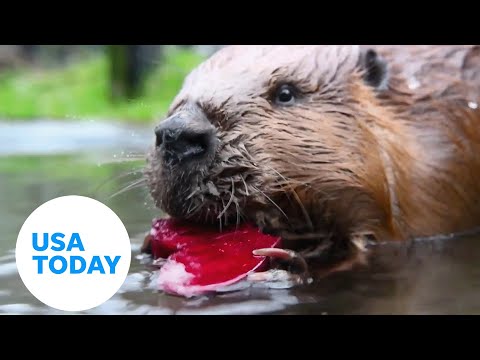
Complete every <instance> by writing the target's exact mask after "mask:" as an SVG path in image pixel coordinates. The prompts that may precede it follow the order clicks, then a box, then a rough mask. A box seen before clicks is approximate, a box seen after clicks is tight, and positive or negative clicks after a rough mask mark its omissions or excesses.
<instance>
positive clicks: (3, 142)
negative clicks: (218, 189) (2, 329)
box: [0, 121, 480, 314]
mask: <svg viewBox="0 0 480 360" xmlns="http://www.w3.org/2000/svg"><path fill="white" fill-rule="evenodd" d="M151 141H152V136H151V129H149V128H138V127H121V126H119V125H112V124H108V123H99V122H95V121H82V122H79V123H69V124H65V123H56V122H48V121H40V122H35V123H21V124H19V123H0V314H60V313H61V312H59V311H55V310H52V309H50V308H48V307H47V306H45V305H43V304H42V303H41V302H39V301H37V300H36V299H35V298H34V297H33V296H32V295H31V294H30V293H29V292H28V290H27V289H26V288H25V286H24V285H23V283H22V281H21V279H20V277H19V275H18V273H17V270H16V266H15V255H14V249H15V242H16V237H17V234H18V231H19V229H20V227H21V225H22V224H23V222H24V221H25V219H26V217H27V216H28V215H29V214H30V213H31V212H32V211H33V210H34V209H35V208H36V207H38V206H39V205H41V204H42V203H44V202H45V201H48V200H50V199H52V198H55V197H58V196H62V195H71V194H76V195H85V196H90V197H93V198H95V199H97V200H99V201H102V202H104V203H105V204H106V205H108V206H109V207H110V208H111V209H113V210H114V211H115V212H116V213H117V214H118V215H119V217H120V218H121V219H122V220H123V222H124V224H125V226H126V227H127V230H128V232H129V234H130V237H131V242H132V251H133V254H132V264H131V267H130V273H129V275H128V277H127V279H126V281H125V283H124V285H123V286H122V288H121V289H120V291H119V292H118V293H117V294H116V295H115V296H114V297H112V298H111V299H110V300H109V301H108V302H106V303H105V304H103V305H102V306H100V307H97V308H95V309H92V310H90V311H88V312H87V313H91V314H272V313H273V314H480V236H470V237H463V238H458V239H445V240H438V241H424V242H418V243H415V244H410V245H402V246H399V245H389V246H382V247H378V248H377V249H376V250H375V251H376V254H375V258H374V259H375V260H374V262H373V263H372V264H371V265H370V266H369V267H366V268H364V269H362V270H358V271H354V272H345V273H342V274H336V275H334V276H331V277H329V278H326V279H323V280H321V281H318V282H316V283H314V284H312V285H310V286H307V287H302V288H296V289H291V290H266V289H261V288H249V289H244V290H241V291H238V292H233V293H227V294H222V295H216V296H213V297H212V296H210V297H201V298H195V299H189V300H187V299H182V298H178V297H173V296H169V295H165V294H162V293H160V292H158V291H157V289H156V288H155V282H154V281H153V280H152V279H153V278H154V275H155V274H154V271H153V270H152V269H151V268H150V267H149V266H148V259H145V258H143V257H142V256H141V255H140V254H139V248H140V244H141V241H142V236H143V234H144V232H145V231H147V230H148V229H149V227H150V223H151V219H152V218H153V217H157V216H159V215H160V214H159V213H158V211H157V210H156V209H154V207H153V205H152V203H151V201H150V198H149V196H148V193H147V191H146V189H145V188H136V189H133V190H131V191H127V192H124V193H121V194H119V195H116V196H113V197H111V195H114V194H115V193H116V192H118V191H119V190H120V189H122V188H123V187H124V186H126V185H127V184H129V183H131V182H132V181H134V180H135V179H138V178H139V176H140V173H139V172H138V170H140V169H141V167H142V166H143V160H141V154H142V153H143V152H144V151H145V150H146V144H149V143H151ZM136 157H139V158H140V160H135V158H136ZM135 171H137V173H135ZM129 172H130V173H132V174H130V175H125V174H126V173H129ZM122 175H124V176H122ZM425 211H428V209H425Z"/></svg>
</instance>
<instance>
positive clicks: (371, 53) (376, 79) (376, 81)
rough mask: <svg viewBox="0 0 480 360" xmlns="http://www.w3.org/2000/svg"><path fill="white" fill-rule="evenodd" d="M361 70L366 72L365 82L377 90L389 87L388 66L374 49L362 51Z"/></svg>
mask: <svg viewBox="0 0 480 360" xmlns="http://www.w3.org/2000/svg"><path fill="white" fill-rule="evenodd" d="M359 65H360V68H361V69H362V70H363V71H364V76H363V79H364V80H365V82H366V83H367V84H368V85H370V86H372V87H374V88H375V89H377V90H385V89H387V87H388V64H387V62H386V60H385V59H384V58H383V57H381V56H380V55H378V54H377V52H376V51H375V50H373V49H362V50H361V52H360V59H359Z"/></svg>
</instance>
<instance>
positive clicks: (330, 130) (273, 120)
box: [146, 46, 387, 233]
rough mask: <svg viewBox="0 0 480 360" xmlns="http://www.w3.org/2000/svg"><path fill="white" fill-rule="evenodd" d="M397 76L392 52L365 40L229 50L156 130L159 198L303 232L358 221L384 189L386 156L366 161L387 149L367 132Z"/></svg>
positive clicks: (163, 203)
mask: <svg viewBox="0 0 480 360" xmlns="http://www.w3.org/2000/svg"><path fill="white" fill-rule="evenodd" d="M386 82H387V68H386V65H385V63H384V62H383V61H382V59H381V58H380V57H378V56H377V54H376V53H375V52H373V51H367V50H361V49H360V48H359V47H358V46H232V47H227V48H224V49H222V50H220V51H219V52H217V53H216V54H214V55H213V56H212V57H211V58H209V59H208V60H207V61H205V62H204V63H203V64H201V65H200V66H199V67H198V68H196V69H195V70H194V71H193V72H192V73H191V74H190V75H189V76H188V77H187V78H186V80H185V82H184V85H183V88H182V89H181V91H180V92H179V94H178V95H177V97H176V98H175V100H174V101H173V103H172V104H171V107H170V110H169V112H168V117H167V119H165V120H163V121H161V122H160V123H159V125H158V126H157V128H156V129H155V133H156V144H155V146H154V148H153V149H152V151H151V153H150V156H149V161H148V166H147V170H146V174H147V178H148V181H149V186H150V190H151V194H152V196H153V198H154V200H155V203H156V205H157V206H158V207H160V208H162V209H163V210H165V211H166V212H167V213H169V214H170V215H172V216H174V217H179V218H185V219H190V220H192V221H199V222H216V223H219V222H221V223H223V224H225V223H229V224H232V223H233V224H234V223H235V222H237V221H242V220H250V221H254V222H256V223H257V224H258V225H259V226H263V227H264V228H265V227H266V228H270V229H273V230H274V229H278V230H287V229H290V231H292V230H294V231H296V232H300V233H302V232H312V231H315V230H318V229H322V228H324V226H323V225H325V226H326V227H328V226H341V225H342V224H344V225H345V226H348V224H349V222H351V220H352V219H350V218H349V217H351V216H359V214H358V213H355V209H358V211H363V212H364V214H363V215H362V216H365V217H368V216H369V215H368V214H367V213H368V211H374V210H370V209H371V208H372V209H373V207H372V206H369V204H370V203H372V202H375V199H373V198H372V194H371V191H370V190H371V189H367V188H368V186H383V184H367V182H368V180H366V179H367V178H368V176H366V174H368V172H370V171H376V169H375V166H377V165H376V164H377V162H375V161H373V162H372V161H369V160H368V159H366V157H367V156H370V155H371V156H373V157H374V158H378V156H379V155H378V154H377V153H376V151H375V149H374V147H375V140H374V139H372V138H371V134H370V133H369V132H368V131H366V128H365V127H366V123H368V121H369V115H368V114H369V107H371V106H372V102H374V101H375V96H376V93H377V92H378V91H382V89H384V88H385V87H386ZM357 205H358V206H357ZM342 209H343V210H342ZM342 211H343V213H342V215H343V218H340V217H338V215H339V212H340V213H341V212H342ZM328 224H330V225H328ZM332 224H333V225H332ZM327 225H328V226H327ZM327 230H328V229H327Z"/></svg>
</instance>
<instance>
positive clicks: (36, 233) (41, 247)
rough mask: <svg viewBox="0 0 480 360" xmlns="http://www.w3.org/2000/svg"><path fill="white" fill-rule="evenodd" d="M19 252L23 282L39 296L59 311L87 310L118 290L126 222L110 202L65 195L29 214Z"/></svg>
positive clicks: (126, 254)
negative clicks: (115, 211)
mask: <svg viewBox="0 0 480 360" xmlns="http://www.w3.org/2000/svg"><path fill="white" fill-rule="evenodd" d="M15 256H16V262H17V269H18V272H19V274H20V277H21V278H22V280H23V283H24V284H25V286H26V287H27V289H28V290H29V291H30V292H31V293H32V294H33V295H34V296H35V297H36V298H37V299H38V300H40V301H41V302H43V303H44V304H46V305H48V306H50V307H52V308H55V309H58V310H63V311H83V310H88V309H91V308H94V307H96V306H99V305H101V304H103V303H104V302H106V301H107V300H109V299H110V298H111V297H112V296H113V295H114V294H115V293H116V292H117V291H118V289H120V287H121V286H122V284H123V282H124V281H125V278H126V277H127V274H128V270H129V268H130V260H131V259H130V258H131V246H130V238H129V236H128V233H127V230H126V229H125V226H124V225H123V223H122V221H121V220H120V218H119V217H118V216H117V215H116V214H115V213H114V212H113V211H112V210H111V209H110V208H108V207H107V206H106V205H104V204H102V203H101V202H98V201H97V200H93V199H90V198H87V197H83V196H64V197H60V198H56V199H53V200H50V201H48V202H46V203H44V204H43V205H41V206H40V207H38V208H37V209H36V210H35V211H34V212H33V213H32V214H31V215H30V216H29V217H28V219H27V220H26V221H25V223H24V224H23V226H22V228H21V230H20V233H19V234H18V238H17V247H16V253H15Z"/></svg>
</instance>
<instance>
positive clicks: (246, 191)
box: [240, 174, 249, 196]
mask: <svg viewBox="0 0 480 360" xmlns="http://www.w3.org/2000/svg"><path fill="white" fill-rule="evenodd" d="M240 178H241V179H242V181H243V184H244V185H245V194H246V195H247V196H248V195H249V194H248V186H247V183H246V182H245V179H244V178H243V175H241V174H240Z"/></svg>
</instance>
